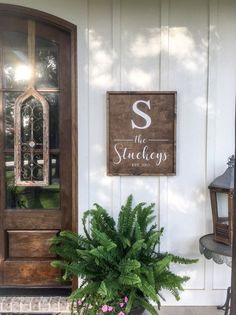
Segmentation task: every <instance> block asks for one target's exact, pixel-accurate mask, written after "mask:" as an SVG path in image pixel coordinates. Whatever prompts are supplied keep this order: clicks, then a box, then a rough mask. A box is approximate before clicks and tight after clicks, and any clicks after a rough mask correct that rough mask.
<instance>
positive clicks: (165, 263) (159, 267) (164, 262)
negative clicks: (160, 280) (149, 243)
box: [154, 255, 172, 274]
mask: <svg viewBox="0 0 236 315" xmlns="http://www.w3.org/2000/svg"><path fill="white" fill-rule="evenodd" d="M171 261H172V256H171V255H167V256H165V257H164V258H163V259H161V260H159V261H158V262H157V263H156V264H155V266H154V270H155V273H156V274H158V273H162V272H163V271H164V270H165V269H166V268H168V267H169V265H170V263H171Z"/></svg>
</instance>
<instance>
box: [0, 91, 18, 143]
mask: <svg viewBox="0 0 236 315" xmlns="http://www.w3.org/2000/svg"><path fill="white" fill-rule="evenodd" d="M19 95H20V93H16V92H7V93H4V96H3V104H4V107H5V111H4V116H5V148H7V149H13V148H14V104H15V101H16V98H17V97H18V96H19Z"/></svg>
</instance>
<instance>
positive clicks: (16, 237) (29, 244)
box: [7, 230, 59, 258]
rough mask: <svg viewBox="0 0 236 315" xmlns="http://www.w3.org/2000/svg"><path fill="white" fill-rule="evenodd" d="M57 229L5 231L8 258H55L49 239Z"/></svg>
mask: <svg viewBox="0 0 236 315" xmlns="http://www.w3.org/2000/svg"><path fill="white" fill-rule="evenodd" d="M58 232H59V231H58V230H56V231H47V230H45V231H24V230H21V231H7V236H8V257H9V258H35V257H38V258H50V257H51V258H52V257H54V258H55V255H54V254H52V253H50V251H49V249H50V245H51V239H52V237H54V236H55V235H56V234H57V233H58Z"/></svg>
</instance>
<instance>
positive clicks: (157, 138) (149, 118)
mask: <svg viewBox="0 0 236 315" xmlns="http://www.w3.org/2000/svg"><path fill="white" fill-rule="evenodd" d="M107 120H108V122H107V125H108V130H107V134H108V144H107V146H108V150H107V154H108V156H107V169H108V172H107V173H108V175H148V176H149V175H154V176H156V175H165V176H166V175H175V173H176V169H175V168H176V167H175V164H176V161H175V160H176V153H175V142H176V140H175V138H176V135H175V133H176V131H175V129H176V126H175V121H176V92H108V93H107Z"/></svg>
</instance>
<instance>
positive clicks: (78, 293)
mask: <svg viewBox="0 0 236 315" xmlns="http://www.w3.org/2000/svg"><path fill="white" fill-rule="evenodd" d="M153 208H154V204H150V205H146V204H145V203H139V204H138V205H137V206H135V207H134V208H133V207H132V196H129V197H128V199H127V202H126V204H125V206H122V207H121V211H120V213H119V217H118V222H117V224H116V223H115V221H114V219H113V218H112V217H111V216H110V215H109V214H108V213H107V211H106V210H105V209H103V208H102V207H101V206H99V205H98V204H95V208H94V209H92V210H88V211H86V212H85V213H84V216H83V228H84V235H79V234H77V233H73V232H71V231H62V232H60V234H59V235H58V236H56V237H55V238H53V240H52V246H51V251H52V252H53V253H55V254H56V255H58V256H60V257H61V260H57V261H54V262H53V263H52V265H53V266H54V267H56V268H60V269H62V270H63V272H64V275H63V279H64V280H68V279H72V277H74V276H75V277H79V278H80V281H81V283H80V286H79V288H78V289H77V290H75V291H74V292H73V293H72V294H71V296H70V298H71V300H72V308H71V313H72V314H80V313H83V314H89V315H90V314H91V315H93V314H94V315H95V314H101V313H108V315H109V313H110V314H111V315H112V314H119V315H125V314H130V313H138V312H139V313H140V309H146V310H147V311H149V312H150V313H151V314H152V315H157V314H158V312H157V310H156V309H155V308H154V307H153V305H152V304H151V303H150V300H151V301H153V302H154V303H155V304H157V306H158V309H160V305H161V302H160V299H161V298H162V296H161V293H160V291H161V290H162V289H163V288H164V289H167V290H169V291H170V292H171V293H172V294H173V295H174V296H175V298H176V299H177V300H178V299H179V298H180V296H179V291H181V290H183V286H182V285H183V283H184V282H186V281H187V280H188V279H189V278H188V277H185V276H179V275H177V274H175V273H173V271H171V270H170V264H171V263H180V264H191V263H194V262H196V261H197V260H192V259H185V258H182V257H177V256H175V255H173V254H170V253H160V252H159V251H158V245H159V244H160V237H161V235H162V232H163V229H160V230H158V229H157V226H156V224H153V221H154V220H155V216H154V215H153V212H154V210H153Z"/></svg>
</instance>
